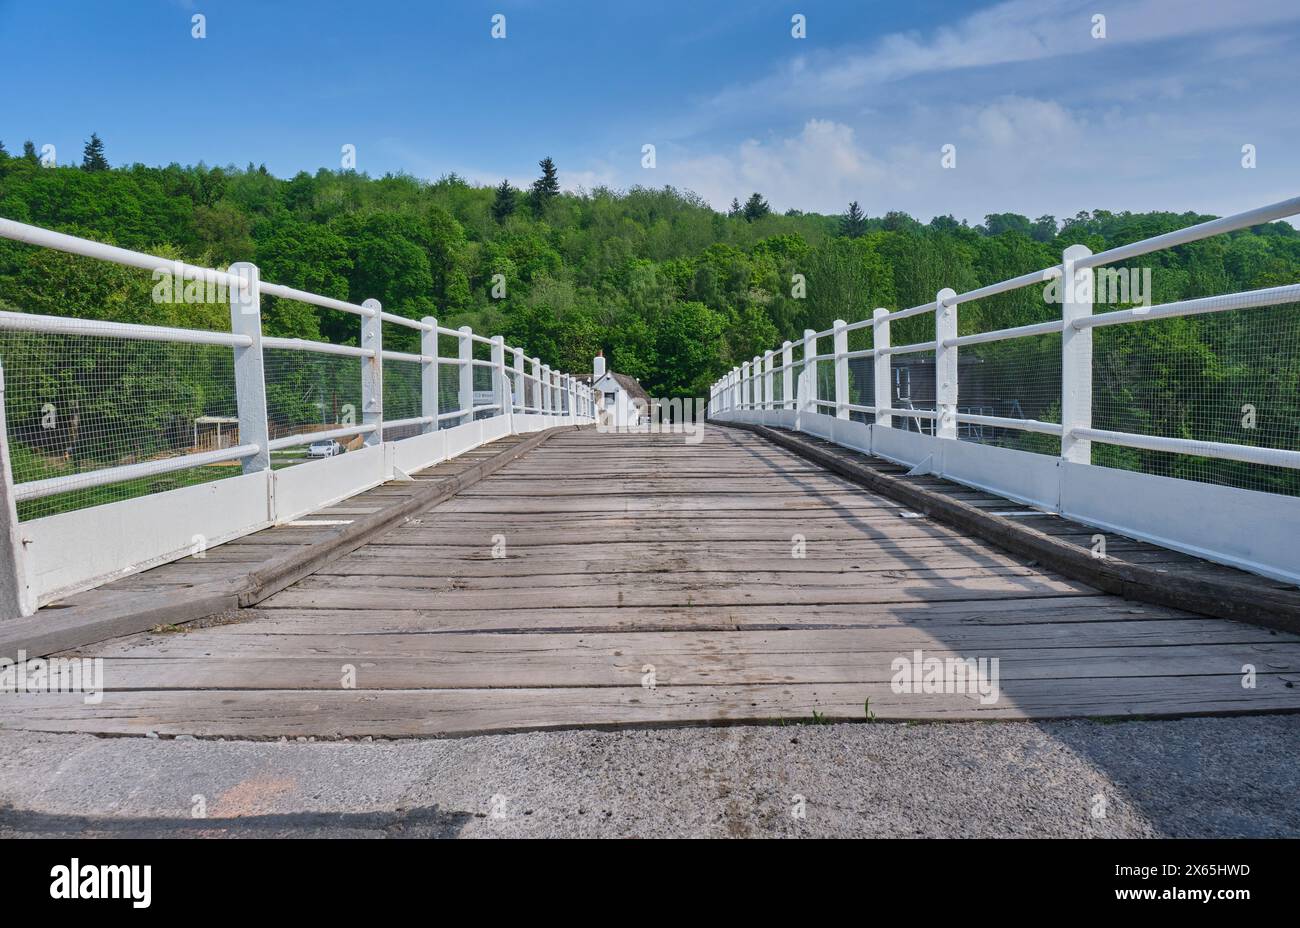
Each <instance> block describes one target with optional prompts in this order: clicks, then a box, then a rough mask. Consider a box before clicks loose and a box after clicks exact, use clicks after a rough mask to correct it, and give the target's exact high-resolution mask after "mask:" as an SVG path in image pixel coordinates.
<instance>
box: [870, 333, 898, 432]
mask: <svg viewBox="0 0 1300 928" xmlns="http://www.w3.org/2000/svg"><path fill="white" fill-rule="evenodd" d="M871 347H872V348H874V349H875V351H876V353H875V355H874V357H873V359H872V365H871V367H872V372H873V374H874V379H875V384H874V386H873V388H872V391H871V392H872V398H871V405H872V406H875V407H876V425H879V426H883V427H884V428H887V429H889V428H893V427H894V417H893V416H891V415H890V414H889V413H888V412H886V411H885V410H887V409H889V408H891V407H892V406H893V405H894V387H893V377H892V375H891V374H890V364H889V310H887V309H884V308H880V309H876V310H875V311H874V312H872V314H871Z"/></svg>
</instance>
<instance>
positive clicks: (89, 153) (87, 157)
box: [81, 132, 108, 171]
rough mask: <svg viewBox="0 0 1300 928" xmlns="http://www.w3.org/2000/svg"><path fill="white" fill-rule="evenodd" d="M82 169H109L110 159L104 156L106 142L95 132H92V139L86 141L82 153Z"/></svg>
mask: <svg viewBox="0 0 1300 928" xmlns="http://www.w3.org/2000/svg"><path fill="white" fill-rule="evenodd" d="M81 169H82V170H83V171H107V170H108V159H107V158H105V157H104V142H103V141H102V140H101V139H100V137H99V135H98V134H96V133H94V132H92V133H90V141H89V142H87V143H86V148H85V151H84V153H83V154H82V157H81Z"/></svg>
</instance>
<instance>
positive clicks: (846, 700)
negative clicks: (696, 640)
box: [6, 674, 1300, 737]
mask: <svg viewBox="0 0 1300 928" xmlns="http://www.w3.org/2000/svg"><path fill="white" fill-rule="evenodd" d="M1298 704H1300V697H1298V695H1297V692H1296V690H1295V689H1291V688H1287V687H1286V685H1285V682H1284V680H1283V679H1282V678H1281V677H1280V676H1279V675H1265V676H1263V677H1261V678H1260V685H1259V686H1258V687H1257V688H1256V689H1254V690H1246V689H1243V688H1242V687H1241V683H1240V676H1239V675H1238V674H1227V675H1222V676H1189V677H1162V678H1159V679H1155V680H1152V679H1149V678H1143V677H1117V678H1112V679H1110V680H1108V681H1107V683H1106V685H1105V686H1098V685H1097V683H1096V681H1093V680H1061V681H1057V680H1037V681H1024V682H1023V683H1021V684H1019V685H1018V686H1017V687H1016V692H1015V694H1014V696H1012V695H1009V694H1008V695H1005V696H1004V697H1003V698H1002V699H1000V700H999V701H998V702H996V703H993V704H989V705H983V704H981V703H980V701H979V698H978V696H974V695H965V694H928V695H927V694H919V695H917V694H896V693H894V692H893V691H892V689H891V687H890V685H889V684H888V683H869V684H843V683H833V684H802V685H801V684H775V685H718V686H658V687H655V688H654V689H649V688H647V687H643V686H626V687H552V688H541V689H539V688H518V689H490V690H481V689H471V690H389V691H382V690H334V689H331V690H307V691H296V690H180V691H168V690H149V691H131V692H120V693H119V692H112V693H106V694H105V695H104V698H103V702H102V703H100V704H99V705H95V706H88V705H86V704H85V703H84V702H83V699H82V697H81V695H80V694H33V695H26V694H25V695H22V696H15V697H13V698H12V700H11V701H9V702H8V704H7V707H6V709H7V711H6V725H7V727H10V728H15V729H28V730H37V731H93V732H100V733H105V734H136V735H143V734H145V733H147V732H156V733H158V734H162V735H179V734H191V735H200V736H207V737H218V736H225V737H236V736H237V737H276V736H284V735H287V736H291V737H292V736H296V735H313V736H323V737H331V736H343V737H361V736H367V735H378V736H409V737H428V736H439V735H467V734H476V733H481V732H492V731H497V732H502V731H524V730H529V729H545V728H573V727H579V726H581V727H625V726H640V725H681V724H700V723H713V724H725V723H732V722H740V721H759V720H767V721H808V720H811V719H812V718H813V717H814V714H816V716H818V717H820V718H823V719H844V720H856V721H863V720H865V718H866V710H867V708H868V707H869V708H870V711H871V712H872V713H873V715H874V717H875V718H876V719H877V720H881V721H883V720H901V719H926V720H955V719H988V720H997V719H1048V718H1062V717H1078V716H1107V717H1117V716H1129V715H1142V716H1181V715H1188V714H1197V715H1207V714H1235V713H1240V712H1277V711H1295V710H1296V709H1297V708H1298Z"/></svg>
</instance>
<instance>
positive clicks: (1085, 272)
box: [1061, 245, 1093, 464]
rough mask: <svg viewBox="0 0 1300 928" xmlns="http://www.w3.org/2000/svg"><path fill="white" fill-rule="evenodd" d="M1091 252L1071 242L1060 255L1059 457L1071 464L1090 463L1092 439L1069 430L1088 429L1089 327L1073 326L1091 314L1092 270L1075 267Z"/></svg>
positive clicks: (1089, 414)
mask: <svg viewBox="0 0 1300 928" xmlns="http://www.w3.org/2000/svg"><path fill="white" fill-rule="evenodd" d="M1091 254H1092V250H1091V249H1089V248H1088V246H1087V245H1071V246H1070V247H1069V248H1067V249H1065V252H1064V253H1063V254H1062V255H1061V319H1062V321H1063V322H1064V323H1065V325H1064V327H1063V329H1062V330H1061V457H1062V458H1064V459H1065V460H1067V461H1071V462H1073V463H1075V464H1091V463H1092V442H1091V441H1089V440H1087V439H1085V438H1072V437H1071V431H1072V430H1073V429H1090V428H1092V328H1091V327H1088V328H1084V329H1076V328H1075V327H1074V325H1073V323H1074V321H1075V320H1076V319H1083V318H1086V317H1088V316H1091V315H1092V302H1093V292H1092V282H1093V275H1092V270H1091V269H1090V268H1079V269H1076V268H1075V262H1076V261H1078V260H1079V259H1081V258H1086V257H1087V256H1089V255H1091Z"/></svg>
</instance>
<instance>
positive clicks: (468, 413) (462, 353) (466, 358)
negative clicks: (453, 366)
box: [456, 325, 474, 425]
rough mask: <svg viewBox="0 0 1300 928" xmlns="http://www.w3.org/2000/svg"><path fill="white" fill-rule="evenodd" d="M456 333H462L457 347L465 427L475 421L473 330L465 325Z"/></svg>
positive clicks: (462, 421) (460, 400)
mask: <svg viewBox="0 0 1300 928" xmlns="http://www.w3.org/2000/svg"><path fill="white" fill-rule="evenodd" d="M456 331H458V332H460V335H459V336H457V345H456V347H457V354H458V360H459V361H460V397H459V402H460V411H461V417H460V421H461V424H462V425H464V424H465V423H466V422H473V421H474V340H473V339H472V338H470V333H471V332H473V329H471V328H470V327H469V326H467V325H463V326H461V327H460V328H459V329H457V330H456Z"/></svg>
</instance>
